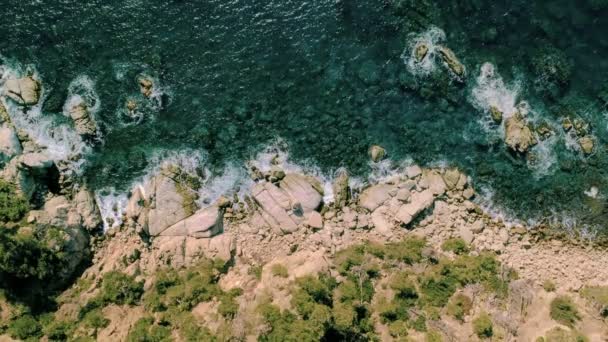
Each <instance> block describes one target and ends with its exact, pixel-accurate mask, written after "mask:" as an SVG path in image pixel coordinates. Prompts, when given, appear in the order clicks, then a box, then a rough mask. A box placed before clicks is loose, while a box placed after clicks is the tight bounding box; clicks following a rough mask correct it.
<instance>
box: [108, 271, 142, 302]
mask: <svg viewBox="0 0 608 342" xmlns="http://www.w3.org/2000/svg"><path fill="white" fill-rule="evenodd" d="M143 293H144V284H143V282H137V281H135V278H134V277H132V276H129V275H126V274H124V273H121V272H118V271H111V272H108V273H106V274H104V276H103V280H102V283H101V300H102V301H103V302H104V303H105V304H108V303H113V304H118V305H124V304H128V305H135V304H137V303H138V302H139V299H140V298H141V296H142V295H143Z"/></svg>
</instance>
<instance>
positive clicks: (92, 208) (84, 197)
mask: <svg viewBox="0 0 608 342" xmlns="http://www.w3.org/2000/svg"><path fill="white" fill-rule="evenodd" d="M73 209H74V211H75V214H76V215H77V218H78V222H79V224H80V225H81V226H82V227H83V228H86V229H88V230H93V229H96V228H98V227H99V226H101V224H102V222H103V221H102V217H101V213H100V212H99V207H97V203H96V202H95V195H94V194H93V192H91V191H90V190H88V189H86V188H82V189H80V191H78V193H77V194H76V196H74V200H73Z"/></svg>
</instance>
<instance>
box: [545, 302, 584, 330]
mask: <svg viewBox="0 0 608 342" xmlns="http://www.w3.org/2000/svg"><path fill="white" fill-rule="evenodd" d="M550 315H551V318H552V319H553V320H555V321H556V322H558V323H561V324H563V325H567V326H569V327H573V326H574V325H575V324H576V322H577V321H579V320H580V319H581V318H580V315H579V313H578V310H577V309H576V306H575V305H574V303H573V302H572V299H570V297H568V296H559V297H556V298H555V299H553V300H552V301H551V310H550Z"/></svg>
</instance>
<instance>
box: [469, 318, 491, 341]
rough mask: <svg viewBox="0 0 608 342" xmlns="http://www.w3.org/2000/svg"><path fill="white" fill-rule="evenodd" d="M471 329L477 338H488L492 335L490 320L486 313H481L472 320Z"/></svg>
mask: <svg viewBox="0 0 608 342" xmlns="http://www.w3.org/2000/svg"><path fill="white" fill-rule="evenodd" d="M473 331H474V332H475V334H477V336H479V338H490V337H492V335H494V329H493V326H492V320H491V319H490V316H489V315H488V314H487V313H482V314H480V315H479V316H477V318H475V319H474V320H473Z"/></svg>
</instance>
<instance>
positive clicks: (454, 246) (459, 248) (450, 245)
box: [441, 238, 469, 255]
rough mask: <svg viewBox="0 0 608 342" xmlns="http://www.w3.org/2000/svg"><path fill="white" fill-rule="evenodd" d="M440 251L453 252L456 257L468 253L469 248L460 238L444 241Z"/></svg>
mask: <svg viewBox="0 0 608 342" xmlns="http://www.w3.org/2000/svg"><path fill="white" fill-rule="evenodd" d="M441 249H443V250H444V251H446V252H453V253H454V254H456V255H461V254H467V253H469V246H467V243H466V242H465V241H464V240H463V239H460V238H451V239H448V240H445V241H444V242H443V244H442V245H441Z"/></svg>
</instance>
